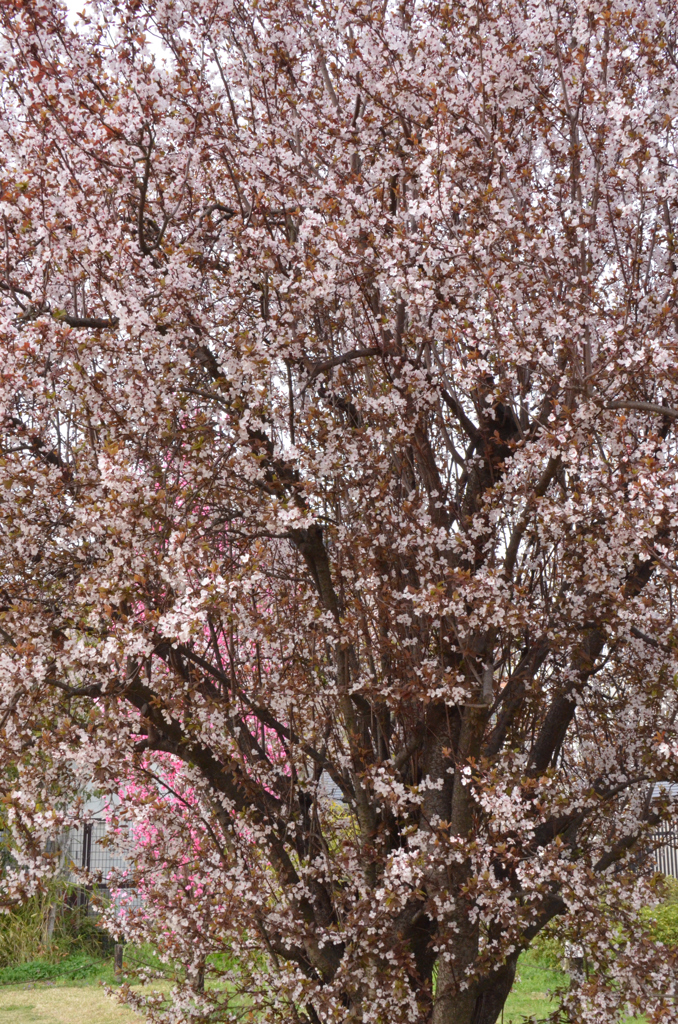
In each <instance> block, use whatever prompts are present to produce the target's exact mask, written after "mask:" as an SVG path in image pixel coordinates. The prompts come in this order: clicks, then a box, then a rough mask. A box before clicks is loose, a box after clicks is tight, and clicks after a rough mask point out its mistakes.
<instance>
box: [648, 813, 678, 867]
mask: <svg viewBox="0 0 678 1024" xmlns="http://www.w3.org/2000/svg"><path fill="white" fill-rule="evenodd" d="M656 838H657V839H658V840H659V841H660V843H661V845H660V846H659V847H658V848H657V850H656V851H655V855H654V856H655V863H656V865H657V871H661V872H662V873H663V874H665V875H673V877H674V878H678V825H676V824H675V823H674V822H668V821H665V822H662V824H661V825H660V827H659V829H658V831H657V834H656Z"/></svg>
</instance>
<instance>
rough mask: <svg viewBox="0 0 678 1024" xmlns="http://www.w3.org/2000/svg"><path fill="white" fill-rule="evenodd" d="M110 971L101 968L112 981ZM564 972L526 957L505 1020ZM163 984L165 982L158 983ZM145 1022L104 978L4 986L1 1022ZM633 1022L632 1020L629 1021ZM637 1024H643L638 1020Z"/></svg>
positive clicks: (547, 1003)
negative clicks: (110, 989)
mask: <svg viewBox="0 0 678 1024" xmlns="http://www.w3.org/2000/svg"><path fill="white" fill-rule="evenodd" d="M111 974H112V971H111V970H110V968H107V969H106V970H105V971H104V972H102V979H103V980H105V981H106V982H107V983H110V981H111V980H112V979H111ZM564 980H565V975H563V974H562V973H561V972H560V971H556V970H551V969H549V968H548V967H543V966H540V965H539V964H537V963H534V962H532V961H530V960H529V959H528V960H524V961H523V962H522V963H521V964H520V966H519V971H518V976H517V978H516V983H515V984H514V986H513V991H512V992H511V995H510V996H509V998H508V1000H507V1003H506V1007H505V1009H504V1017H503V1020H504V1024H521V1022H522V1021H523V1020H524V1018H525V1017H535V1018H537V1019H540V1018H541V1019H544V1018H545V1017H547V1016H548V1014H549V1013H550V1012H551V1011H552V1009H553V1004H552V1002H551V993H552V992H553V990H554V989H555V988H557V987H558V986H560V985H562V984H563V981H564ZM159 987H160V988H163V985H162V983H161V984H160V986H159ZM5 1021H6V1022H7V1024H10V1022H11V1024H141V1018H140V1017H139V1016H138V1015H137V1014H135V1013H133V1012H132V1011H131V1010H128V1009H127V1008H126V1007H123V1006H119V1005H118V1004H117V1003H116V1002H115V1000H114V999H112V998H110V997H109V996H107V995H106V993H105V992H104V990H103V988H102V987H101V983H100V979H97V978H91V979H89V980H87V981H81V982H80V983H79V984H78V983H73V982H72V981H67V982H58V981H57V982H53V981H47V982H44V981H38V982H35V983H29V984H24V985H7V986H3V987H0V1024H3V1022H5ZM629 1024H630V1022H629ZM634 1024H642V1022H641V1021H640V1020H636V1021H635V1022H634Z"/></svg>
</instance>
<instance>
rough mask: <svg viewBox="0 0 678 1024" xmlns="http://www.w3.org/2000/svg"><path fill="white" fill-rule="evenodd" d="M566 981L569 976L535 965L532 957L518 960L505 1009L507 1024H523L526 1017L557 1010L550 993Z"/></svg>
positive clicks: (505, 1022)
mask: <svg viewBox="0 0 678 1024" xmlns="http://www.w3.org/2000/svg"><path fill="white" fill-rule="evenodd" d="M566 982H567V975H565V974H563V972H562V971H557V970H554V969H553V968H551V967H548V966H544V965H543V964H541V963H538V962H535V961H534V960H533V959H532V958H531V957H530V955H529V954H528V955H527V956H526V955H523V956H522V957H521V958H520V960H519V961H518V973H517V975H516V980H515V982H514V985H513V988H512V989H511V994H510V995H509V997H508V999H507V1000H506V1005H505V1007H504V1024H520V1021H522V1020H523V1018H524V1017H537V1018H540V1017H542V1018H543V1017H547V1016H548V1015H549V1013H551V1012H552V1011H553V1010H554V1008H555V1007H554V1004H553V1003H552V1002H551V994H552V992H553V990H554V989H556V988H558V987H560V986H562V985H563V984H565V983H566Z"/></svg>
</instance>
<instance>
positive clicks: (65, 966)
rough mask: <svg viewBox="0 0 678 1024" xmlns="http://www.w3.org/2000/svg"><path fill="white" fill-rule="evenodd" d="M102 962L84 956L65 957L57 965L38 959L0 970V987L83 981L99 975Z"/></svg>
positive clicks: (98, 959) (96, 958) (97, 958)
mask: <svg viewBox="0 0 678 1024" xmlns="http://www.w3.org/2000/svg"><path fill="white" fill-rule="evenodd" d="M101 969H102V961H101V959H100V958H99V957H93V956H87V955H86V954H80V955H74V956H69V957H65V958H64V959H63V960H60V961H59V962H58V963H53V962H52V961H50V960H44V959H38V960H31V961H30V962H28V963H21V964H14V965H13V966H11V967H2V968H0V985H24V984H26V983H30V982H35V981H57V980H60V981H84V980H85V979H86V978H91V977H93V976H94V975H96V974H99V973H100V972H101Z"/></svg>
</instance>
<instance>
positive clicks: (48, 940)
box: [0, 883, 110, 968]
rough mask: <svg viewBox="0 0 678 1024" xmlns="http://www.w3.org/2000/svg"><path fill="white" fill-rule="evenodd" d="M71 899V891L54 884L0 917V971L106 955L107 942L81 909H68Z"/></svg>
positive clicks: (106, 938)
mask: <svg viewBox="0 0 678 1024" xmlns="http://www.w3.org/2000/svg"><path fill="white" fill-rule="evenodd" d="M74 895H75V893H74V890H72V887H70V888H69V887H68V886H66V885H64V884H63V883H61V884H58V883H56V884H54V885H52V886H50V888H49V889H48V890H46V891H45V892H42V893H38V894H36V895H35V896H33V897H31V899H29V900H27V901H26V903H24V904H23V905H22V906H20V907H14V908H12V910H10V911H9V912H8V913H6V914H2V915H0V968H4V967H15V966H17V965H19V964H25V963H32V962H37V961H45V962H50V963H57V962H58V961H60V960H63V959H64V958H65V957H68V956H71V955H74V954H80V955H88V956H90V957H97V956H98V957H101V956H102V955H103V954H104V953H106V952H108V948H107V947H108V945H109V944H110V940H109V939H108V937H107V936H106V935H104V933H103V932H101V930H100V929H98V928H97V927H96V925H95V923H94V921H93V920H92V919H91V918H88V917H87V914H86V912H85V910H84V908H80V907H77V906H73V905H72V902H71V901H72V899H73V897H74Z"/></svg>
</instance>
